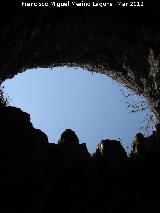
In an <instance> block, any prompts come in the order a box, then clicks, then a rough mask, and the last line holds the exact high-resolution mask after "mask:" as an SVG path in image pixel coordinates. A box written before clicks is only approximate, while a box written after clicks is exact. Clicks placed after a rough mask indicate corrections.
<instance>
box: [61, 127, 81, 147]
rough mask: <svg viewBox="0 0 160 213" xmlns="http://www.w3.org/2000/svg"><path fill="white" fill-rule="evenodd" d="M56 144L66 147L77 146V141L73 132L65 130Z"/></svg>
mask: <svg viewBox="0 0 160 213" xmlns="http://www.w3.org/2000/svg"><path fill="white" fill-rule="evenodd" d="M58 143H59V144H66V145H77V144H79V139H78V137H77V135H76V134H75V132H74V131H72V130H71V129H66V130H65V131H64V132H63V133H62V135H61V137H60V139H59V141H58Z"/></svg>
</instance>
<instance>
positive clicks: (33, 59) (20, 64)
mask: <svg viewBox="0 0 160 213" xmlns="http://www.w3.org/2000/svg"><path fill="white" fill-rule="evenodd" d="M15 2H17V1H15ZM15 2H14V3H11V5H10V6H13V4H15ZM7 6H8V5H7ZM1 9H2V10H3V9H4V8H3V7H1ZM3 14H6V15H2V13H0V24H1V29H0V81H1V82H2V81H4V80H5V79H8V78H11V77H13V76H14V75H16V74H17V73H20V72H23V71H25V70H26V69H29V68H36V67H55V66H62V65H68V66H79V67H85V68H87V69H88V70H90V71H92V72H99V73H102V74H106V75H109V76H111V77H112V78H114V79H116V80H117V81H119V82H121V83H123V84H126V85H128V87H131V88H132V89H133V90H134V91H138V92H139V93H141V94H143V95H145V96H146V97H147V98H148V101H149V102H150V104H151V106H152V108H153V110H155V113H156V114H157V118H159V115H160V114H159V112H160V100H159V94H160V91H159V90H160V74H159V73H160V72H159V51H160V48H159V47H160V27H159V20H160V17H159V16H160V15H159V8H158V7H156V6H155V7H152V6H151V5H150V7H147V8H144V9H143V12H142V10H141V9H140V8H139V9H135V8H134V9H129V10H126V9H121V10H119V9H117V8H114V9H109V10H108V9H105V10H104V9H98V10H85V9H83V15H82V10H80V11H79V10H73V11H72V13H71V12H70V11H68V10H65V9H62V10H61V11H60V10H53V9H52V10H51V9H45V8H43V9H41V10H36V12H35V9H31V8H30V9H28V8H25V9H22V8H20V9H15V10H14V7H13V8H12V11H11V12H9V13H8V12H6V13H3ZM0 94H1V93H0ZM0 129H1V131H0V141H1V147H0V157H1V158H0V165H1V172H2V175H1V205H0V208H1V209H2V212H9V213H10V212H18V211H20V212H24V213H25V212H26V213H28V212H35V213H41V212H43V213H44V212H45V213H47V212H69V213H72V212H77V213H80V212H83V213H85V212H92V211H94V212H108V213H117V212H124V213H125V212H126V213H128V212H130V213H135V212H141V213H143V212H159V211H160V207H159V198H160V197H159V195H158V194H159V190H160V184H159V180H160V175H159V164H160V145H159V142H160V135H159V125H157V126H156V128H155V130H154V132H153V134H152V135H151V136H150V137H147V138H145V137H144V136H142V135H139V134H138V135H136V137H135V140H134V144H133V149H132V152H131V156H130V157H128V156H127V155H126V153H125V150H124V149H123V147H122V146H121V144H120V143H119V142H118V141H110V140H105V141H102V142H101V143H100V144H99V146H98V149H97V150H96V152H95V153H94V155H93V156H91V155H90V154H89V153H88V151H87V148H86V146H85V144H80V143H79V140H78V138H76V140H75V141H76V143H75V141H74V140H73V139H74V138H75V135H74V137H72V136H73V132H72V134H71V135H70V136H69V137H68V136H67V138H66V135H65V134H62V136H63V137H61V140H62V139H63V143H59V144H49V143H48V139H47V136H46V135H45V134H44V133H43V132H41V130H37V129H35V128H33V126H32V124H31V122H30V117H29V115H28V114H27V113H25V112H22V111H21V110H20V109H17V108H14V107H5V102H4V103H3V104H2V105H1V104H0ZM67 131H68V130H67ZM70 133H71V131H70ZM72 140H73V141H72ZM66 141H67V143H66ZM68 141H70V142H69V143H68ZM101 145H102V147H101Z"/></svg>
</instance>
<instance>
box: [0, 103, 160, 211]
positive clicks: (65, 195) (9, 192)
mask: <svg viewBox="0 0 160 213" xmlns="http://www.w3.org/2000/svg"><path fill="white" fill-rule="evenodd" d="M0 116H1V124H0V128H1V136H0V138H1V148H0V156H1V169H2V170H1V171H2V174H3V175H2V180H1V183H2V185H1V195H3V196H2V198H1V201H2V204H3V205H2V206H1V208H2V209H3V212H5V211H6V212H17V211H19V210H21V211H22V212H28V211H33V212H53V211H56V212H57V211H61V212H75V211H77V212H88V211H90V210H93V211H94V210H96V211H100V212H107V211H108V212H117V211H122V210H123V212H126V213H127V212H133V213H134V212H135V211H138V209H142V210H141V212H146V211H147V210H148V208H149V209H150V210H152V209H153V208H158V206H157V204H158V200H159V197H158V196H155V193H158V190H159V178H160V176H159V172H158V168H159V163H160V146H159V139H160V137H159V132H158V128H159V125H157V126H156V128H155V130H154V133H153V135H151V136H150V137H148V138H145V137H144V136H142V135H140V134H138V135H137V136H136V137H135V138H136V139H135V140H134V143H135V145H133V147H134V148H133V150H132V155H131V157H128V156H127V155H126V152H125V150H124V148H123V147H122V145H121V144H120V142H119V141H114V140H103V141H101V143H100V144H99V145H98V146H97V150H96V152H95V153H94V154H93V156H91V155H90V154H89V153H88V151H87V148H86V145H85V144H80V143H79V140H78V137H77V136H76V134H75V132H73V131H72V130H69V129H67V130H65V131H64V132H63V133H62V135H61V137H60V141H59V143H58V144H50V143H48V138H47V136H46V135H45V134H44V133H43V132H42V131H41V130H38V129H34V127H33V126H32V124H31V123H30V117H29V115H28V114H27V113H25V112H22V111H21V110H20V109H17V108H15V107H6V108H3V109H1V111H0ZM140 144H143V146H140ZM155 145H156V146H155ZM135 147H137V148H135ZM151 195H152V196H151ZM124 201H125V204H124ZM156 202H157V204H156ZM146 203H147V204H146Z"/></svg>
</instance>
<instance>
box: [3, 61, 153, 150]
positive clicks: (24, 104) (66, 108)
mask: <svg viewBox="0 0 160 213" xmlns="http://www.w3.org/2000/svg"><path fill="white" fill-rule="evenodd" d="M86 67H87V66H86ZM28 85H29V87H28ZM2 87H3V91H4V94H7V95H8V101H9V102H8V105H10V106H15V107H18V108H21V109H22V110H23V111H24V112H27V113H29V114H30V117H31V122H32V124H33V125H34V127H35V128H38V129H41V130H42V131H43V132H45V133H46V134H47V136H48V138H49V141H50V142H51V143H53V142H54V143H57V142H58V137H59V136H60V134H61V133H62V132H63V131H64V130H65V129H68V128H70V129H72V130H74V131H75V132H76V133H77V134H78V135H79V139H80V141H81V142H85V143H86V144H87V148H88V150H89V152H90V153H93V151H94V150H95V147H96V145H97V144H98V142H100V140H102V139H106V138H110V139H117V140H120V141H121V143H122V144H123V146H124V147H125V149H126V150H127V151H128V152H130V150H131V144H132V141H133V137H134V136H135V135H136V134H137V133H138V132H142V133H143V134H145V135H146V136H148V135H150V134H151V133H152V129H153V126H154V125H155V124H156V118H155V116H154V113H153V112H152V109H151V108H150V106H149V105H148V103H147V99H146V98H145V97H143V96H142V95H140V94H138V93H137V91H136V89H135V88H134V90H133V89H131V88H130V87H128V86H127V84H125V81H122V80H121V81H118V80H117V79H116V80H115V79H114V75H111V73H110V75H109V76H107V75H104V74H100V73H99V72H97V73H96V72H91V71H90V72H89V69H88V70H87V69H86V68H85V69H84V68H83V69H82V68H80V67H74V66H73V64H72V67H71V66H60V67H54V68H36V69H29V70H26V71H25V72H23V73H20V74H18V75H16V76H14V77H13V78H12V79H9V80H6V81H4V82H3V83H2ZM7 95H6V97H7Z"/></svg>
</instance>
